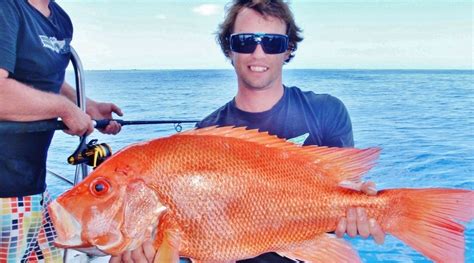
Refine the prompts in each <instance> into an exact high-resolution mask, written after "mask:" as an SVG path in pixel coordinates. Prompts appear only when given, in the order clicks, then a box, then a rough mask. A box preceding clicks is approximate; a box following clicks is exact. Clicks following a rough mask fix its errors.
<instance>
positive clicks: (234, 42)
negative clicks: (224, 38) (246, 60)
mask: <svg viewBox="0 0 474 263" xmlns="http://www.w3.org/2000/svg"><path fill="white" fill-rule="evenodd" d="M257 44H258V43H257V41H255V38H254V35H253V34H237V35H233V36H231V38H230V50H232V51H234V52H237V53H245V54H250V53H253V52H254V51H255V48H256V47H257Z"/></svg>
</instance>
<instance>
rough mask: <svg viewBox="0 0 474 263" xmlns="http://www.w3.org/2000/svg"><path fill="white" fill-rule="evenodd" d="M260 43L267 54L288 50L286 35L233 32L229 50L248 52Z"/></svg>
mask: <svg viewBox="0 0 474 263" xmlns="http://www.w3.org/2000/svg"><path fill="white" fill-rule="evenodd" d="M258 44H261V45H262V48H263V51H265V53H267V54H280V53H283V52H285V51H286V50H288V37H287V36H286V35H278V34H235V35H232V36H231V37H230V50H232V51H233V52H237V53H245V54H250V53H253V52H254V51H255V49H256V48H257V45H258Z"/></svg>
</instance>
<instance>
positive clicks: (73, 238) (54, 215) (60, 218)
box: [48, 201, 91, 248]
mask: <svg viewBox="0 0 474 263" xmlns="http://www.w3.org/2000/svg"><path fill="white" fill-rule="evenodd" d="M48 210H49V214H50V216H51V220H52V222H53V226H54V228H55V230H56V234H57V237H56V238H55V240H54V244H55V245H56V246H57V247H61V248H81V247H82V248H86V247H91V245H90V244H88V243H86V242H84V241H82V240H81V232H82V226H81V224H80V223H79V221H78V220H77V219H76V218H75V217H74V216H73V215H71V214H70V213H69V212H68V211H67V210H66V209H64V207H63V206H62V205H61V204H59V203H58V202H57V201H53V202H52V203H51V204H50V205H49V206H48Z"/></svg>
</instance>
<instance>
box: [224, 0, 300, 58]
mask: <svg viewBox="0 0 474 263" xmlns="http://www.w3.org/2000/svg"><path fill="white" fill-rule="evenodd" d="M243 8H249V9H253V10H254V11H256V12H258V13H260V14H261V15H263V16H272V17H276V18H278V19H280V20H282V21H283V22H284V23H285V24H286V34H287V35H288V37H289V42H290V43H289V49H290V50H291V54H290V56H289V58H288V59H287V60H286V61H285V62H290V60H291V59H292V58H293V57H294V56H295V55H294V53H293V52H294V51H296V48H297V47H298V42H301V41H302V40H303V37H302V36H301V35H300V33H301V32H302V31H301V29H300V28H299V27H298V26H297V25H296V23H295V20H294V18H293V13H292V12H291V10H290V7H289V6H288V3H286V2H285V1H283V0H234V1H233V3H232V4H231V5H230V6H229V7H227V10H226V17H225V19H224V22H222V24H220V25H219V29H218V32H217V37H216V39H217V42H219V45H220V46H221V49H222V52H224V55H225V56H226V57H230V35H231V34H232V33H233V30H234V25H235V19H236V18H237V15H238V14H239V12H240V10H242V9H243Z"/></svg>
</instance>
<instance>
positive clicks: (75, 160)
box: [67, 139, 112, 168]
mask: <svg viewBox="0 0 474 263" xmlns="http://www.w3.org/2000/svg"><path fill="white" fill-rule="evenodd" d="M97 141H98V140H97V139H94V140H91V141H90V142H89V143H87V144H85V143H84V142H81V143H80V145H79V147H78V148H77V149H76V150H75V151H74V153H73V154H72V155H71V156H69V157H68V159H67V162H68V163H69V164H72V165H78V164H81V163H86V164H87V165H89V166H92V167H93V168H96V167H97V166H98V165H100V164H101V163H102V162H104V161H105V160H106V159H107V158H109V157H110V156H112V149H111V148H110V146H109V145H107V144H105V143H97Z"/></svg>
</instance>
